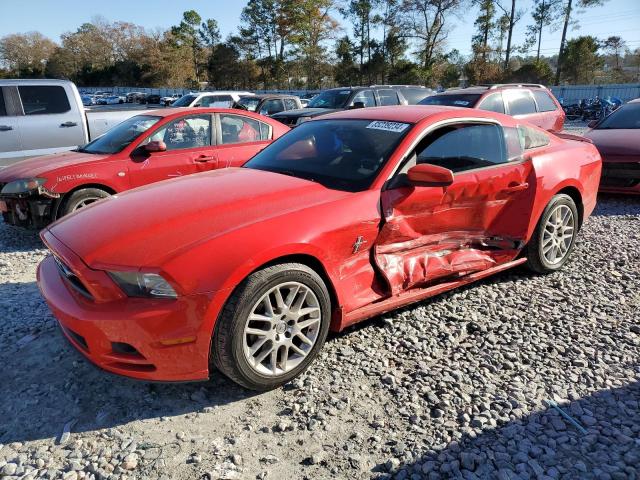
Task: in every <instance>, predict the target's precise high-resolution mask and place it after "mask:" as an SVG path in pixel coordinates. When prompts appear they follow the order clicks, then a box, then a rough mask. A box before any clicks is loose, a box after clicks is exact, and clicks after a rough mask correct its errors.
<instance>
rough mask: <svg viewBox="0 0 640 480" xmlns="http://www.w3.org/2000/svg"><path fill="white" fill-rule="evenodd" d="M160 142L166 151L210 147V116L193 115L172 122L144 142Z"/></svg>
mask: <svg viewBox="0 0 640 480" xmlns="http://www.w3.org/2000/svg"><path fill="white" fill-rule="evenodd" d="M154 140H156V141H162V142H164V143H165V144H166V145H167V150H183V149H185V148H197V147H207V146H209V145H211V115H194V116H192V117H183V118H179V119H177V120H174V121H172V122H170V123H168V124H167V125H165V126H163V127H161V128H160V129H159V130H157V131H156V132H155V133H154V134H153V135H151V136H150V137H149V138H148V139H147V141H146V142H144V143H148V142H150V141H154Z"/></svg>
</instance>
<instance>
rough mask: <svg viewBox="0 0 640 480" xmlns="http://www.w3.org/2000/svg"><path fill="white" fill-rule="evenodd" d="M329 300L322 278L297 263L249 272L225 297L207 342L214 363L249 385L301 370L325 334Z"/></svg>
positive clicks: (261, 385) (271, 383) (268, 383)
mask: <svg viewBox="0 0 640 480" xmlns="http://www.w3.org/2000/svg"><path fill="white" fill-rule="evenodd" d="M330 319H331V301H330V298H329V293H328V291H327V287H326V286H325V284H324V282H323V280H322V278H321V277H320V276H319V275H318V274H317V273H316V272H315V271H314V270H313V269H311V268H309V267H307V266H306V265H302V264H298V263H287V264H280V265H274V266H271V267H267V268H265V269H263V270H259V271H257V272H254V273H253V274H251V275H250V276H249V277H248V278H247V279H246V280H244V281H243V282H242V283H241V284H240V285H239V286H238V288H237V289H236V290H235V291H234V293H233V294H232V295H231V297H230V298H229V300H228V301H227V303H226V305H225V307H224V309H223V310H222V313H221V314H220V317H219V318H218V321H217V323H216V327H215V331H214V334H213V339H212V342H211V358H212V360H213V363H214V365H215V366H216V367H217V368H218V369H219V370H220V371H221V372H222V373H224V374H225V375H226V376H227V377H229V378H230V379H232V380H233V381H235V382H236V383H238V384H240V385H242V386H244V387H246V388H249V389H251V390H270V389H272V388H275V387H278V386H280V385H283V384H285V383H287V382H288V381H290V380H291V379H293V378H295V377H296V376H298V375H299V374H300V373H302V372H303V371H304V370H305V369H306V368H307V367H308V366H309V364H310V363H311V362H312V361H313V359H314V358H315V357H316V356H317V355H318V352H319V351H320V349H321V348H322V345H323V344H324V341H325V339H326V337H327V332H328V330H329V323H330Z"/></svg>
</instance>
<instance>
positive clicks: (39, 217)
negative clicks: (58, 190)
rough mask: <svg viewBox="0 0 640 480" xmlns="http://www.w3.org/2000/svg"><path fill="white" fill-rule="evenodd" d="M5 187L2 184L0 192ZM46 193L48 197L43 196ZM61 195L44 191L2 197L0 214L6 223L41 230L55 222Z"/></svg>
mask: <svg viewBox="0 0 640 480" xmlns="http://www.w3.org/2000/svg"><path fill="white" fill-rule="evenodd" d="M2 187H3V185H2V184H0V190H1V189H2ZM42 192H45V193H46V195H43V194H42ZM59 202H60V194H54V193H51V192H48V191H46V190H44V189H42V190H33V191H31V192H25V193H19V194H10V195H7V194H5V195H0V212H1V213H2V217H3V219H4V221H5V223H8V224H10V225H15V226H18V227H25V228H37V229H41V228H44V227H45V226H47V225H48V224H49V223H51V222H52V221H53V220H54V216H55V211H56V209H57V207H58V204H59Z"/></svg>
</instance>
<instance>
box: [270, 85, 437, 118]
mask: <svg viewBox="0 0 640 480" xmlns="http://www.w3.org/2000/svg"><path fill="white" fill-rule="evenodd" d="M432 93H433V91H432V90H430V89H428V88H425V87H417V86H415V87H414V86H407V85H402V86H395V85H391V86H390V85H373V86H370V87H346V88H332V89H330V90H325V91H324V92H322V93H320V94H318V95H316V96H315V97H313V99H312V100H311V101H310V102H309V104H308V105H307V106H306V107H304V108H300V109H298V110H287V111H284V112H280V113H277V114H274V115H273V118H275V119H276V120H279V121H281V122H282V123H284V124H285V125H287V126H290V127H295V126H296V125H300V124H301V123H303V122H306V121H307V120H311V119H312V118H315V117H318V116H320V115H326V114H327V113H331V112H337V111H339V110H348V109H352V108H365V107H376V106H389V105H409V104H410V103H411V104H415V103H418V102H419V101H420V100H422V99H423V98H425V97H426V96H427V95H430V94H432ZM409 99H411V102H410V101H409Z"/></svg>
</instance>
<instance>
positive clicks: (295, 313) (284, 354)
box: [244, 282, 321, 376]
mask: <svg viewBox="0 0 640 480" xmlns="http://www.w3.org/2000/svg"><path fill="white" fill-rule="evenodd" d="M320 320H321V315H320V305H319V302H318V298H317V297H316V295H315V294H314V293H313V291H312V290H311V289H310V288H308V287H306V286H305V285H303V284H302V283H298V282H290V283H281V284H279V285H276V286H275V287H273V288H272V289H271V290H269V291H268V292H267V293H265V294H264V295H263V296H262V298H261V299H260V300H258V302H257V303H256V304H255V305H254V306H253V309H252V312H251V314H250V315H249V317H248V318H247V322H246V324H245V328H244V354H245V359H246V360H247V362H248V363H249V365H252V366H253V368H254V369H255V371H256V372H257V373H260V374H262V375H269V376H278V375H282V374H283V373H287V372H289V371H291V370H292V369H294V368H295V367H297V366H298V365H299V364H300V362H302V360H304V358H305V357H306V356H307V355H308V354H309V352H310V351H311V350H312V349H313V346H314V345H315V343H316V340H317V339H318V333H319V331H320V329H319V327H320Z"/></svg>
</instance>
